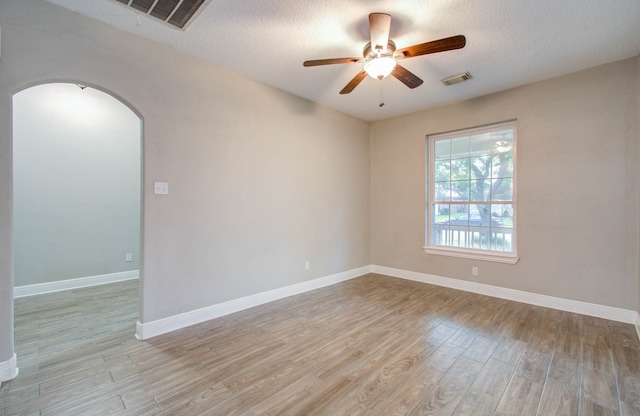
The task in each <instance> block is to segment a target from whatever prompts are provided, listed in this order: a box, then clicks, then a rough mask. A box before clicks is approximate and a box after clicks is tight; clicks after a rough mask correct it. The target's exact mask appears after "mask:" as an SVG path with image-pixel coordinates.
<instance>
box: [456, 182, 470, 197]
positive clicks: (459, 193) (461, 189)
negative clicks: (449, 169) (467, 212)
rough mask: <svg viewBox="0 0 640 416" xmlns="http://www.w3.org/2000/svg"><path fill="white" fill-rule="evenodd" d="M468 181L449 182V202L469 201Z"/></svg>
mask: <svg viewBox="0 0 640 416" xmlns="http://www.w3.org/2000/svg"><path fill="white" fill-rule="evenodd" d="M469 183H470V182H469V181H453V182H451V200H452V201H468V200H469Z"/></svg>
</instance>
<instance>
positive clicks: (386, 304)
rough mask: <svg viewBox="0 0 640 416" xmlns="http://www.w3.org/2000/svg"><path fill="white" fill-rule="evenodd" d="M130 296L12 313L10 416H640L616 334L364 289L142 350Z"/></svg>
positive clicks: (71, 300) (317, 294) (502, 305)
mask: <svg viewBox="0 0 640 416" xmlns="http://www.w3.org/2000/svg"><path fill="white" fill-rule="evenodd" d="M137 290H138V288H137V282H121V283H116V284H111V285H105V286H99V287H93V288H85V289H79V290H71V291H66V292H59V293H55V294H49V295H42V296H37V297H31V298H21V299H17V300H16V302H15V345H16V353H17V356H18V366H19V368H20V375H19V377H17V378H16V379H15V380H13V381H11V382H7V383H3V384H2V386H0V416H10V415H76V414H77V415H92V414H96V415H128V416H133V415H166V416H169V415H171V416H173V415H199V414H204V415H243V416H245V415H249V416H250V415H332V416H333V415H346V414H349V415H385V416H386V415H458V416H461V415H474V416H478V415H517V416H522V415H542V416H547V415H609V414H611V415H617V416H622V415H624V416H627V415H640V342H638V338H637V334H636V332H635V328H634V327H633V326H632V325H625V324H621V323H618V322H611V321H607V320H603V319H598V318H593V317H587V316H582V315H577V314H572V313H568V312H562V311H557V310H551V309H545V308H541V307H538V306H532V305H526V304H521V303H516V302H510V301H506V300H503V299H495V298H491V297H487V296H482V295H476V294H472V293H468V292H459V291H456V290H454V289H449V288H441V287H436V286H431V285H426V284H422V283H417V282H410V281H404V280H400V279H395V278H391V277H386V276H380V275H373V274H372V275H367V276H363V277H360V278H357V279H353V280H350V281H347V282H343V283H340V284H337V285H333V286H330V287H326V288H323V289H319V290H316V291H313V292H308V293H304V294H301V295H297V296H292V297H289V298H286V299H282V300H279V301H276V302H271V303H269V304H265V305H262V306H259V307H256V308H252V309H248V310H244V311H241V312H238V313H235V314H232V315H228V316H225V317H222V318H218V319H214V320H212V321H209V322H205V323H202V324H198V325H194V326H192V327H189V328H184V329H181V330H179V331H175V332H173V333H170V334H166V335H163V336H159V337H156V338H153V339H150V340H147V341H137V340H135V339H134V337H133V335H134V331H135V322H136V319H137V310H138V299H137Z"/></svg>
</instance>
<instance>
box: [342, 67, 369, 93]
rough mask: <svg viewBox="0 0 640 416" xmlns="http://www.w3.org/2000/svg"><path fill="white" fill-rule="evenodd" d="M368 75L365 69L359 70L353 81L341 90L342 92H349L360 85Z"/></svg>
mask: <svg viewBox="0 0 640 416" xmlns="http://www.w3.org/2000/svg"><path fill="white" fill-rule="evenodd" d="M366 77H367V73H366V72H364V71H360V72H358V75H356V76H355V77H353V79H352V80H351V81H349V83H348V84H347V85H346V86H345V87H344V88H343V89H342V91H340V94H349V93H350V92H351V91H353V89H354V88H355V87H357V86H358V84H360V83H361V82H362V80H363V79H365V78H366Z"/></svg>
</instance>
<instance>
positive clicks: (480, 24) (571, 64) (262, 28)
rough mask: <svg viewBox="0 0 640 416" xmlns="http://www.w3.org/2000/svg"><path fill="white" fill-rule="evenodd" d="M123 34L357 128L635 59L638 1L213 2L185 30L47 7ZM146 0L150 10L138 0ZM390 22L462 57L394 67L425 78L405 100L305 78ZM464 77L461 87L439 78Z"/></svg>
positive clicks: (101, 6)
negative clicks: (350, 120)
mask: <svg viewBox="0 0 640 416" xmlns="http://www.w3.org/2000/svg"><path fill="white" fill-rule="evenodd" d="M48 1H49V2H51V3H54V4H57V5H59V6H62V7H64V8H67V9H69V10H72V11H74V12H77V13H80V14H83V15H85V16H88V17H91V18H94V19H96V20H99V21H102V22H104V23H107V24H109V25H112V26H114V27H116V28H119V29H122V30H124V31H126V32H129V33H132V34H135V35H139V36H142V37H145V38H147V39H151V40H154V41H157V42H160V43H162V44H165V45H168V46H171V47H172V48H175V49H177V50H180V51H183V52H186V53H188V54H191V55H193V56H197V57H199V58H201V59H204V60H206V61H208V62H211V63H214V64H216V65H219V66H221V67H224V68H226V69H229V70H231V71H233V72H236V73H238V74H242V75H244V76H246V77H249V78H251V79H254V80H257V81H260V82H262V83H265V84H267V85H270V86H273V87H276V88H279V89H282V90H284V91H287V92H289V93H292V94H294V95H297V96H300V97H303V98H306V99H309V100H311V101H314V102H317V103H319V104H322V105H326V106H328V107H331V108H334V109H337V110H339V111H341V112H344V113H347V114H350V115H352V116H354V117H358V118H361V119H363V120H367V121H371V120H381V119H386V118H391V117H395V116H399V115H403V114H408V113H412V112H415V111H420V110H424V109H427V108H433V107H436V106H440V105H443V104H449V103H453V102H458V101H462V100H465V99H469V98H473V97H479V96H483V95H486V94H490V93H494V92H497V91H502V90H506V89H509V88H513V87H516V86H518V85H525V84H528V83H531V82H535V81H540V80H543V79H548V78H551V77H555V76H559V75H563V74H567V73H571V72H575V71H578V70H581V69H585V68H590V67H593V66H596V65H601V64H604V63H608V62H613V61H617V60H620V59H625V58H630V57H634V56H637V55H638V53H639V52H640V25H638V22H639V21H640V2H639V1H637V0H616V1H615V2H608V1H601V0H563V1H557V0H539V1H529V0H517V1H514V0H465V1H451V0H431V1H428V2H425V1H424V0H404V1H401V2H400V1H391V0H376V1H352V0H323V1H310V0H304V1H299V0H270V1H267V2H252V1H237V0H215V1H212V2H211V3H210V4H208V5H207V6H206V7H205V8H204V10H202V12H201V13H200V15H199V16H198V17H197V18H196V19H195V20H194V21H193V23H192V24H190V25H189V27H188V28H187V29H186V30H185V31H180V30H175V29H173V28H170V27H168V26H167V25H166V24H163V23H161V22H158V21H156V20H154V19H152V18H149V17H147V16H140V12H136V11H135V10H133V9H131V8H127V7H123V6H122V5H120V4H118V3H116V2H115V1H114V0H48ZM147 1H149V0H147ZM372 12H384V13H389V14H390V15H391V17H392V20H391V38H392V39H393V40H394V41H395V43H396V46H397V47H398V48H402V47H406V46H410V45H415V44H418V43H422V42H427V41H432V40H436V39H441V38H445V37H448V36H454V35H458V34H462V35H465V36H466V38H467V44H466V46H465V47H464V49H460V50H454V51H449V52H443V53H438V54H433V55H428V56H420V57H416V58H412V59H408V60H404V61H403V66H406V68H407V69H408V70H410V71H412V72H413V73H415V74H416V75H417V76H418V77H420V78H422V79H423V80H424V84H422V85H421V86H420V87H418V88H415V89H413V90H410V89H408V88H407V87H406V86H405V85H404V84H402V83H400V82H399V81H398V80H397V79H394V78H390V79H385V80H384V81H383V83H384V95H385V103H386V105H385V106H384V107H382V108H380V107H378V101H379V97H378V96H379V85H378V84H379V82H378V81H377V80H374V79H365V80H364V81H363V82H362V84H361V85H360V86H359V87H358V88H357V89H356V90H355V91H354V92H352V93H351V94H348V95H340V94H338V92H339V91H340V90H341V89H342V88H343V87H344V86H345V85H346V84H347V83H348V82H349V81H350V80H351V79H352V78H353V77H354V76H355V75H356V74H357V73H358V71H359V70H360V69H361V68H360V67H361V65H360V64H350V65H329V66H323V67H313V68H304V67H303V66H302V63H303V62H304V61H305V60H310V59H321V58H340V57H360V56H362V49H363V47H364V45H365V43H367V41H368V40H369V32H368V14H369V13H372ZM466 71H468V72H470V73H471V74H472V75H473V79H472V80H469V81H468V82H465V83H462V84H458V85H454V86H450V87H445V86H444V85H442V83H441V82H440V80H441V79H443V78H447V77H449V76H451V75H455V74H459V73H464V72H466Z"/></svg>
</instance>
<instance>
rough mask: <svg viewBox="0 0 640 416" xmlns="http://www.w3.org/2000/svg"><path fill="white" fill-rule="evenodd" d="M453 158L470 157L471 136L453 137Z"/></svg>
mask: <svg viewBox="0 0 640 416" xmlns="http://www.w3.org/2000/svg"><path fill="white" fill-rule="evenodd" d="M451 158H452V159H455V158H469V137H456V138H455V139H451Z"/></svg>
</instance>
